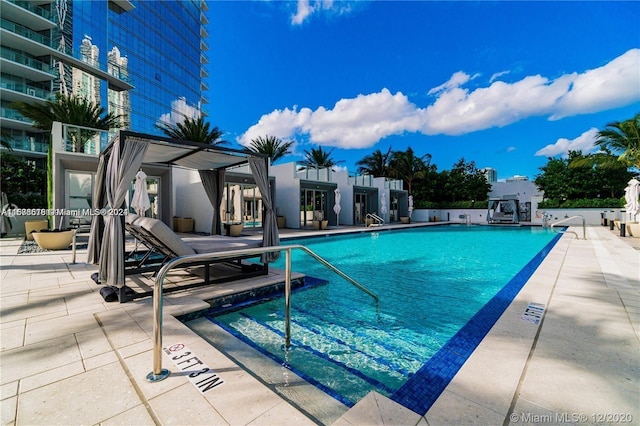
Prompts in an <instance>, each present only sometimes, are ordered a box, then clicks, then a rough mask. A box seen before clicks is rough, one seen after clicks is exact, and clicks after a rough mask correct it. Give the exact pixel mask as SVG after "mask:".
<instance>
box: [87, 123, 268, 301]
mask: <svg viewBox="0 0 640 426" xmlns="http://www.w3.org/2000/svg"><path fill="white" fill-rule="evenodd" d="M143 163H146V164H148V163H155V164H163V165H172V166H180V167H184V168H189V169H194V170H198V172H199V174H200V178H201V180H202V184H203V186H204V189H205V192H206V193H207V196H208V198H209V201H210V202H211V205H212V208H213V213H214V214H213V221H212V224H211V234H212V235H215V234H222V228H223V227H222V220H221V218H220V203H221V202H222V199H223V189H224V183H225V171H226V169H227V168H229V167H233V166H237V165H241V164H247V163H248V164H249V167H250V169H251V173H252V175H253V178H254V179H255V181H256V185H257V186H258V188H259V189H260V192H261V193H262V197H263V208H264V216H263V217H264V220H263V239H262V245H263V246H264V247H269V246H277V245H279V244H280V238H279V235H278V227H277V223H276V215H275V212H274V208H273V206H274V202H273V200H272V199H271V191H270V190H269V176H268V167H269V163H268V157H267V156H265V155H262V154H257V153H251V152H248V151H241V150H234V149H229V148H221V147H217V146H212V145H206V144H201V143H195V142H189V141H183V140H176V139H169V138H163V137H158V136H153V135H146V134H141V133H134V132H130V131H120V132H119V134H118V135H117V136H115V137H114V138H113V139H112V140H111V142H110V143H109V145H108V146H107V147H106V148H105V149H104V151H103V152H102V153H101V154H100V159H99V163H98V170H97V172H96V181H95V187H94V190H93V197H92V208H93V209H94V211H103V212H104V214H103V215H98V216H94V218H93V221H92V223H91V234H90V236H89V247H88V262H89V263H94V264H96V263H97V264H98V265H99V270H98V281H99V283H101V284H104V285H106V286H115V287H117V288H119V289H120V292H119V293H120V300H121V301H122V300H123V299H124V298H125V296H124V293H125V292H124V290H123V287H124V284H125V240H124V230H125V228H124V221H125V215H124V214H119V213H120V212H122V210H125V209H126V206H125V197H126V194H127V191H128V190H129V188H130V186H131V182H132V181H133V179H134V178H135V175H136V173H137V172H138V170H139V169H140V166H141V165H142V164H143ZM278 256H279V253H277V252H274V253H266V254H263V255H262V257H261V261H262V262H264V263H267V262H272V261H274V260H276V259H277V258H278Z"/></svg>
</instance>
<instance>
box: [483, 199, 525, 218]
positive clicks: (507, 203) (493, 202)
mask: <svg viewBox="0 0 640 426" xmlns="http://www.w3.org/2000/svg"><path fill="white" fill-rule="evenodd" d="M487 222H489V223H520V209H519V202H518V199H517V198H515V197H502V198H490V199H489V207H488V211H487Z"/></svg>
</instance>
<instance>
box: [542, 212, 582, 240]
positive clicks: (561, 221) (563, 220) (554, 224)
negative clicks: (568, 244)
mask: <svg viewBox="0 0 640 426" xmlns="http://www.w3.org/2000/svg"><path fill="white" fill-rule="evenodd" d="M576 218H580V219H582V239H583V240H586V239H587V231H586V225H585V220H584V216H581V215H577V216H571V217H565V218H564V219H562V220H559V221H557V222H554V223H552V224H551V229H553V227H554V226H556V225H559V224H561V223H563V222H567V221H569V220H571V219H576ZM567 232H568V233H570V234H573V235H575V236H576V239H580V237H578V234H577V233H576V232H573V231H562V232H561V233H567Z"/></svg>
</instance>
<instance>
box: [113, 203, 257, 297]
mask: <svg viewBox="0 0 640 426" xmlns="http://www.w3.org/2000/svg"><path fill="white" fill-rule="evenodd" d="M125 229H126V230H127V231H128V232H129V234H131V235H132V236H133V237H134V238H135V239H136V240H137V242H138V244H137V247H139V246H140V244H142V245H144V247H146V250H138V248H136V249H135V250H134V251H133V252H130V253H128V254H127V256H126V261H125V275H137V274H144V273H149V272H153V273H155V272H156V271H158V270H160V268H162V266H164V264H166V263H167V262H168V261H169V260H171V259H174V258H176V257H178V256H188V255H194V254H202V253H216V252H223V251H228V250H238V249H242V248H251V247H261V246H262V241H261V240H255V239H249V238H237V237H236V238H229V237H223V236H218V235H213V236H203V237H188V238H180V237H179V236H178V235H177V234H176V233H175V232H173V231H172V230H171V229H170V228H169V227H168V226H167V225H165V224H164V223H163V222H162V221H160V220H157V219H152V218H148V217H140V216H137V215H134V214H130V215H128V216H127V217H126V219H125ZM256 257H257V258H259V256H256V255H247V256H238V257H236V258H234V259H233V260H231V261H230V260H212V261H207V262H194V263H189V264H187V265H186V266H185V267H184V268H185V269H187V270H189V272H193V273H194V275H196V274H197V273H198V272H203V280H202V281H201V282H197V283H190V284H188V285H184V286H178V287H176V288H174V289H173V291H175V290H183V289H186V288H191V287H196V286H203V285H207V284H215V283H220V282H227V281H233V280H237V279H242V278H249V277H252V276H256V275H266V274H267V273H268V264H267V263H261V264H255V263H246V262H243V260H246V259H250V258H256ZM219 263H224V264H226V265H231V266H233V267H234V268H235V269H236V270H237V273H236V274H234V275H233V276H228V275H227V276H224V277H217V278H213V277H212V276H211V268H210V267H211V266H212V265H214V264H219ZM194 268H195V269H197V271H194ZM169 291H171V290H167V292H169ZM152 293H153V292H151V291H149V292H143V293H135V294H130V297H129V298H128V299H127V300H132V299H136V298H139V297H145V296H149V295H151V294H152ZM121 301H122V300H121Z"/></svg>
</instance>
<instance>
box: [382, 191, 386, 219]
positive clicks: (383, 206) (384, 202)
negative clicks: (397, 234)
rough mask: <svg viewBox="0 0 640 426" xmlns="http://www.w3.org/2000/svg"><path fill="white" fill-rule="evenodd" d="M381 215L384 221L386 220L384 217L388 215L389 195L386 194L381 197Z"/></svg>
mask: <svg viewBox="0 0 640 426" xmlns="http://www.w3.org/2000/svg"><path fill="white" fill-rule="evenodd" d="M380 214H381V216H382V218H383V219H384V215H385V214H387V194H385V193H384V192H383V193H382V196H381V197H380Z"/></svg>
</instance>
